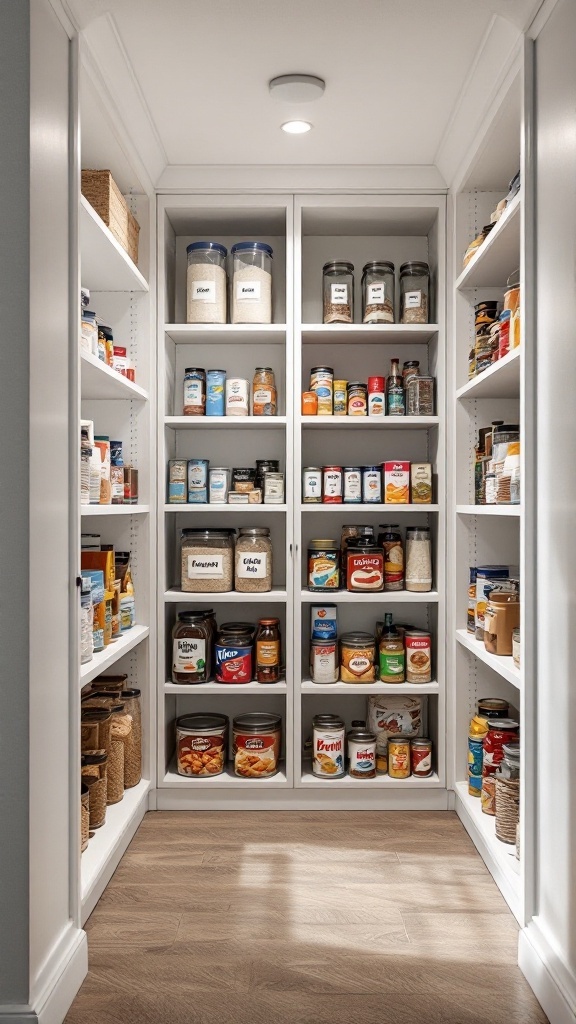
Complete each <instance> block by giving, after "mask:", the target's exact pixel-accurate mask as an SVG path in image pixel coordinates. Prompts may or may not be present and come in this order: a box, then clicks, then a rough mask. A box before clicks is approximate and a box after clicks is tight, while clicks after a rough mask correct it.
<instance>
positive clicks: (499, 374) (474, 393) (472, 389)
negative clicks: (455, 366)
mask: <svg viewBox="0 0 576 1024" xmlns="http://www.w3.org/2000/svg"><path fill="white" fill-rule="evenodd" d="M519 397H520V348H519V347H517V348H513V349H512V350H511V352H508V353H507V355H505V356H503V357H502V359H498V361H497V362H495V363H492V366H489V367H488V369H487V370H483V371H482V373H479V374H478V376H477V377H473V378H472V380H469V381H468V383H467V384H464V385H463V387H461V388H458V390H457V392H456V398H458V399H463V398H474V399H476V398H519Z"/></svg>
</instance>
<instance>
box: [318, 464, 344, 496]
mask: <svg viewBox="0 0 576 1024" xmlns="http://www.w3.org/2000/svg"><path fill="white" fill-rule="evenodd" d="M322 476H323V479H324V490H323V497H322V501H323V502H324V504H325V505H341V504H342V466H324V468H323V470H322Z"/></svg>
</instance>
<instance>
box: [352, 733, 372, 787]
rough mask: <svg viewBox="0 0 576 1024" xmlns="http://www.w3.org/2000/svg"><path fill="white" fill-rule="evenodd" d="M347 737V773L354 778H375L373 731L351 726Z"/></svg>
mask: <svg viewBox="0 0 576 1024" xmlns="http://www.w3.org/2000/svg"><path fill="white" fill-rule="evenodd" d="M347 739H348V774H349V775H351V776H352V778H354V779H375V778H376V737H375V735H374V733H373V732H370V730H369V729H366V727H365V726H364V727H363V728H361V727H360V726H358V727H357V728H352V729H351V730H350V732H349V733H348V736H347Z"/></svg>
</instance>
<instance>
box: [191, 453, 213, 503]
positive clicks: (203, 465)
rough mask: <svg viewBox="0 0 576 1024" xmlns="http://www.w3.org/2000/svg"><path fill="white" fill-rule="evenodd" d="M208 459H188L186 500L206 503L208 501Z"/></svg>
mask: <svg viewBox="0 0 576 1024" xmlns="http://www.w3.org/2000/svg"><path fill="white" fill-rule="evenodd" d="M209 465H210V462H209V461H208V459H188V502H189V503H190V504H206V503H207V501H208V467H209Z"/></svg>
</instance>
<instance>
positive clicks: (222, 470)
mask: <svg viewBox="0 0 576 1024" xmlns="http://www.w3.org/2000/svg"><path fill="white" fill-rule="evenodd" d="M209 480H210V484H209V495H210V504H211V505H225V504H226V502H227V501H228V491H229V490H230V469H229V468H228V466H215V467H214V469H211V470H210V474H209Z"/></svg>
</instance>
